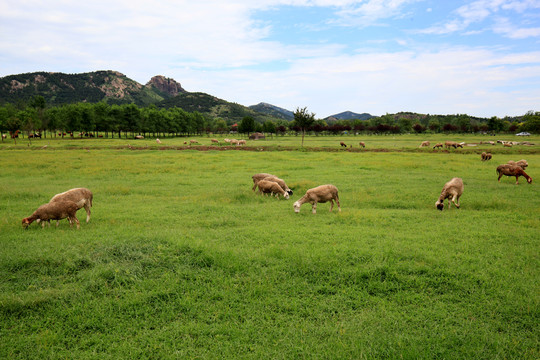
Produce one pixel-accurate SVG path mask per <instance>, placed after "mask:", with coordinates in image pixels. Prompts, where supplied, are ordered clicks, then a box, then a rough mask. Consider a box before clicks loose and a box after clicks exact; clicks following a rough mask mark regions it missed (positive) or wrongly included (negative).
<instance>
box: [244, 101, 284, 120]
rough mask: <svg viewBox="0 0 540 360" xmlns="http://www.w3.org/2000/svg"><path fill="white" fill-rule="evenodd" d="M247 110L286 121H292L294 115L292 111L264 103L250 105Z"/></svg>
mask: <svg viewBox="0 0 540 360" xmlns="http://www.w3.org/2000/svg"><path fill="white" fill-rule="evenodd" d="M249 108H250V109H252V110H255V111H257V112H259V113H262V114H266V115H270V116H272V117H275V118H278V119H283V120H287V121H292V120H293V119H294V113H293V112H292V111H289V110H286V109H283V108H280V107H277V106H275V105H271V104H268V103H264V102H262V103H258V104H257V105H251V106H250V107H249Z"/></svg>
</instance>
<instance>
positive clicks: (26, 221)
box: [22, 217, 33, 229]
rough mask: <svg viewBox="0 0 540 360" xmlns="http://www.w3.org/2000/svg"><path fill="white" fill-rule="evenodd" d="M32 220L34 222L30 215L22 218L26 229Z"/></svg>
mask: <svg viewBox="0 0 540 360" xmlns="http://www.w3.org/2000/svg"><path fill="white" fill-rule="evenodd" d="M32 222H33V220H32V219H30V218H29V217H27V218H24V219H22V227H23V228H25V229H27V228H28V226H29V225H30V224H31V223H32Z"/></svg>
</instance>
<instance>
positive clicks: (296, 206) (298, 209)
mask: <svg viewBox="0 0 540 360" xmlns="http://www.w3.org/2000/svg"><path fill="white" fill-rule="evenodd" d="M300 205H302V204H300V202H299V201H296V202H295V203H294V204H293V208H294V212H295V213H299V212H300Z"/></svg>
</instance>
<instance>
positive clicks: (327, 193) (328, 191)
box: [293, 184, 341, 214]
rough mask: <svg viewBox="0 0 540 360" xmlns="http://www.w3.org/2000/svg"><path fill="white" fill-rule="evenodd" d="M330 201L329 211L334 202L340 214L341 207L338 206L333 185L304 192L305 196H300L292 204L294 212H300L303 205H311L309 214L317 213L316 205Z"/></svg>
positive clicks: (336, 190) (336, 193) (337, 198)
mask: <svg viewBox="0 0 540 360" xmlns="http://www.w3.org/2000/svg"><path fill="white" fill-rule="evenodd" d="M328 201H330V211H332V209H333V208H334V201H335V202H336V204H337V206H338V211H340V212H341V205H340V204H339V196H338V189H337V187H335V186H334V185H330V184H328V185H321V186H317V187H315V188H313V189H309V190H308V191H306V194H305V195H304V196H302V197H301V198H300V199H299V200H298V201H296V202H295V203H294V204H293V208H294V212H295V213H298V212H300V206H302V204H304V203H307V202H308V203H310V204H311V212H312V213H313V214H316V213H317V203H325V202H328Z"/></svg>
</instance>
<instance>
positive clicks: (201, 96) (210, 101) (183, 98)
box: [156, 92, 276, 123]
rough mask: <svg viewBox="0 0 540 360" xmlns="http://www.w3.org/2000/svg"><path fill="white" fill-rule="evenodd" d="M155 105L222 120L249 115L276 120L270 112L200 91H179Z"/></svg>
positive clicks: (236, 119)
mask: <svg viewBox="0 0 540 360" xmlns="http://www.w3.org/2000/svg"><path fill="white" fill-rule="evenodd" d="M156 106H158V107H161V108H166V109H168V108H171V107H179V108H182V109H184V110H186V111H189V112H194V111H198V112H200V113H202V114H203V115H207V116H210V117H213V118H222V119H224V120H233V121H241V120H242V119H243V118H244V117H246V116H251V117H252V118H253V119H254V120H255V121H257V122H260V123H263V122H264V121H266V120H274V121H275V120H276V117H274V116H272V115H270V114H264V113H260V112H257V111H255V110H253V109H251V108H249V107H246V106H243V105H239V104H237V103H231V102H228V101H225V100H223V99H219V98H217V97H215V96H212V95H208V94H205V93H201V92H184V93H180V94H178V95H176V96H175V97H172V98H169V99H166V100H163V101H161V102H160V103H158V104H156Z"/></svg>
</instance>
